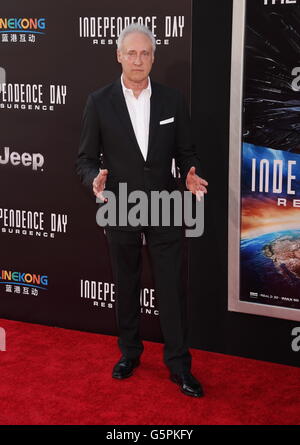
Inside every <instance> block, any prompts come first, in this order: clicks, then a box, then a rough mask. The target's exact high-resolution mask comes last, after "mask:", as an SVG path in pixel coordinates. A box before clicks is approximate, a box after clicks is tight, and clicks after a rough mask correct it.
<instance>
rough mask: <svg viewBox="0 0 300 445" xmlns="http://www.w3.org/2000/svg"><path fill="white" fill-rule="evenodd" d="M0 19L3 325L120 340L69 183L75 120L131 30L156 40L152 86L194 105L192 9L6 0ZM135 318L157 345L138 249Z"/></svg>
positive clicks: (103, 0)
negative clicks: (172, 90) (139, 26)
mask: <svg viewBox="0 0 300 445" xmlns="http://www.w3.org/2000/svg"><path fill="white" fill-rule="evenodd" d="M0 14H1V16H0V76H1V82H0V126H1V129H0V135H1V139H0V189H1V197H0V237H1V240H0V249H1V264H0V317H2V318H11V319H14V320H23V321H29V322H37V323H44V324H49V325H53V326H60V327H66V328H74V329H81V330H91V331H95V332H102V333H107V334H116V324H115V314H114V305H115V291H114V283H113V281H112V273H111V267H110V260H109V255H108V249H107V244H106V238H105V234H104V233H103V229H101V228H100V227H98V226H97V224H96V210H97V208H98V206H97V204H96V201H95V199H94V198H93V197H92V196H91V195H90V194H89V193H88V191H87V190H85V189H84V187H83V186H82V185H81V184H80V182H79V178H78V177H77V175H76V174H75V161H76V156H77V151H78V144H79V137H80V130H81V118H82V112H83V108H84V105H85V102H86V99H87V96H88V94H89V93H90V92H92V91H94V90H97V89H98V88H100V87H102V86H104V85H106V84H108V83H111V82H112V81H114V80H115V79H117V78H118V77H119V76H120V74H121V71H120V65H119V64H118V63H117V60H116V40H117V38H118V35H119V33H120V32H121V30H122V29H123V28H124V27H125V26H126V25H128V24H129V23H131V22H137V21H138V22H140V23H143V24H145V25H147V26H148V27H149V28H150V29H151V30H152V32H153V33H154V35H155V37H156V43H157V50H156V56H155V57H156V60H155V64H154V68H153V71H152V78H153V79H154V80H156V81H158V82H161V83H165V84H167V85H169V86H173V87H177V88H178V89H180V90H181V91H182V92H183V94H184V95H185V97H186V99H187V101H188V102H190V88H191V85H190V83H191V60H190V58H191V28H192V22H191V14H192V4H191V0H185V1H182V0H167V1H164V2H161V1H160V0H152V1H151V2H148V1H146V0H141V1H139V2H136V1H135V0H127V1H126V2H123V1H121V0H118V1H117V0H114V1H109V0H86V1H84V2H77V3H76V2H72V1H71V0H61V1H60V2H59V3H57V4H56V2H53V1H50V0H48V1H43V2H40V1H38V0H28V1H26V2H25V3H24V2H20V1H13V0H12V1H11V2H10V3H9V4H7V5H5V6H4V7H2V8H1V12H0ZM128 168H130V166H128ZM141 314H142V323H141V325H142V335H143V336H144V338H148V339H152V340H161V331H160V326H159V317H158V315H159V313H158V307H157V301H156V298H155V290H154V286H153V279H152V276H151V269H150V267H149V263H148V257H147V255H146V252H145V251H144V270H143V288H142V290H141Z"/></svg>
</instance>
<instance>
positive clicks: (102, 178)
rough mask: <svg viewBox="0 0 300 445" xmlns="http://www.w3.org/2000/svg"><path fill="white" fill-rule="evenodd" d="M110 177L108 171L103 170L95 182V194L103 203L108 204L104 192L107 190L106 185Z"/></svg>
mask: <svg viewBox="0 0 300 445" xmlns="http://www.w3.org/2000/svg"><path fill="white" fill-rule="evenodd" d="M107 175H108V170H106V169H105V170H101V171H100V173H99V174H98V176H96V178H95V179H94V181H93V192H94V194H95V196H96V197H97V198H98V199H100V200H101V201H103V202H106V201H107V199H106V198H104V196H103V193H102V192H103V191H104V189H105V183H106V179H107Z"/></svg>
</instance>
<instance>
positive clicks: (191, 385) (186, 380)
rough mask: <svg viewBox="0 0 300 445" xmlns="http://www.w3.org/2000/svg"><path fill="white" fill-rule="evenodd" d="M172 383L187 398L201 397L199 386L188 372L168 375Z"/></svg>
mask: <svg viewBox="0 0 300 445" xmlns="http://www.w3.org/2000/svg"><path fill="white" fill-rule="evenodd" d="M170 379H171V380H172V382H174V383H177V385H179V386H180V389H181V391H182V392H183V393H184V394H186V395H187V396H192V397H203V396H204V392H203V388H202V386H201V384H200V383H199V382H198V380H197V379H196V378H195V377H194V376H193V375H192V374H191V373H190V372H182V373H179V374H172V373H171V375H170Z"/></svg>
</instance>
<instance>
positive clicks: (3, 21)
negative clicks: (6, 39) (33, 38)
mask: <svg viewBox="0 0 300 445" xmlns="http://www.w3.org/2000/svg"><path fill="white" fill-rule="evenodd" d="M45 29H46V19H45V18H39V19H38V18H35V19H34V18H17V17H14V18H2V17H0V33H7V32H15V33H16V32H30V33H31V34H45V32H44V31H45Z"/></svg>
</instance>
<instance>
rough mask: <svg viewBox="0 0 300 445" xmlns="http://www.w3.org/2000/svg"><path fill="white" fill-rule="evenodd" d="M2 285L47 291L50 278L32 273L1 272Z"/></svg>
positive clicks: (0, 280) (0, 282)
mask: <svg viewBox="0 0 300 445" xmlns="http://www.w3.org/2000/svg"><path fill="white" fill-rule="evenodd" d="M0 284H13V285H22V286H27V287H35V288H37V289H43V290H47V286H48V276H47V275H40V274H36V273H30V272H15V271H11V270H0Z"/></svg>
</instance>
